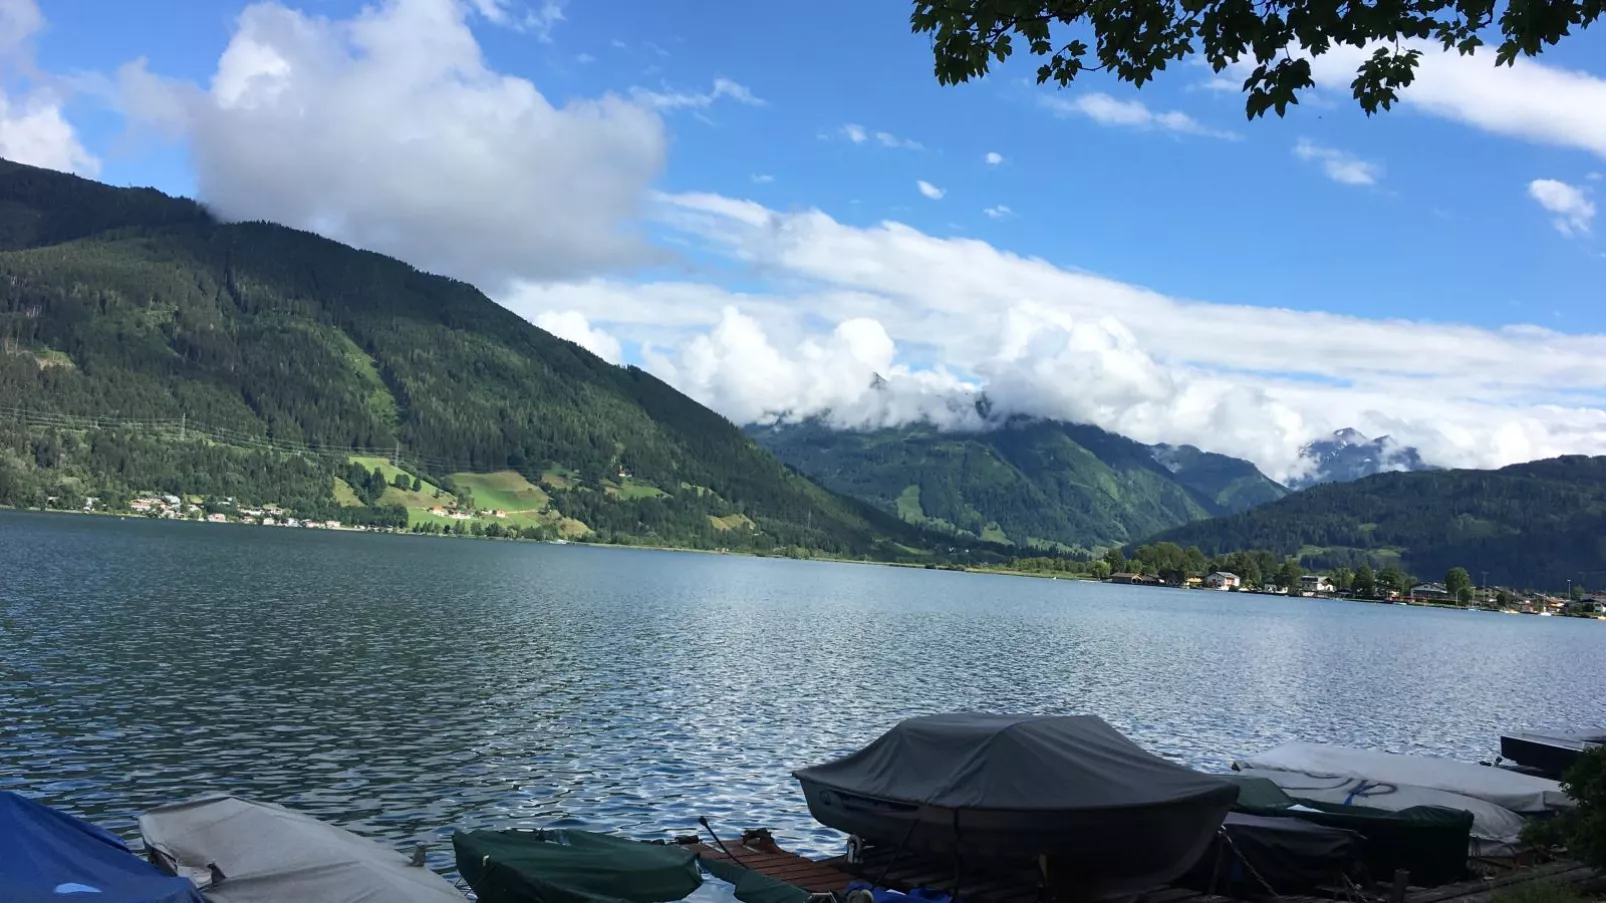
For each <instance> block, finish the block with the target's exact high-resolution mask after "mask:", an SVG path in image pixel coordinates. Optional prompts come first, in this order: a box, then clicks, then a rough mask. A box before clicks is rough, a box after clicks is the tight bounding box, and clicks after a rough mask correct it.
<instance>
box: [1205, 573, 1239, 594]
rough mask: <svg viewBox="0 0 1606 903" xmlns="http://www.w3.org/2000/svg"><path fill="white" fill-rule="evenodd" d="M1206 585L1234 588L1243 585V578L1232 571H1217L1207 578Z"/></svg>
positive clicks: (1214, 587)
mask: <svg viewBox="0 0 1606 903" xmlns="http://www.w3.org/2000/svg"><path fill="white" fill-rule="evenodd" d="M1205 586H1208V587H1210V588H1211V589H1224V590H1233V589H1238V588H1240V587H1242V586H1243V580H1241V579H1240V578H1239V577H1238V575H1237V574H1234V573H1232V572H1231V571H1216V572H1215V573H1213V574H1211V575H1210V576H1208V577H1206V578H1205Z"/></svg>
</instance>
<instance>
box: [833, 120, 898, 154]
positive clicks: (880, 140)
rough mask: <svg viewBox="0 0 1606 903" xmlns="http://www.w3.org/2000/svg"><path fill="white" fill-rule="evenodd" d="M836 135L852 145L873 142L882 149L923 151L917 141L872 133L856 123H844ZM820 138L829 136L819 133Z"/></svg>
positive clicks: (887, 133) (883, 133)
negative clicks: (896, 148) (894, 148)
mask: <svg viewBox="0 0 1606 903" xmlns="http://www.w3.org/2000/svg"><path fill="white" fill-rule="evenodd" d="M836 134H837V135H839V136H841V137H843V138H846V139H847V140H849V141H851V142H853V143H854V144H864V143H865V142H867V141H872V140H873V141H875V142H876V143H877V144H879V145H881V146H882V147H899V148H903V149H905V150H924V145H922V144H921V143H920V142H918V141H910V140H908V139H906V138H899V137H898V136H897V135H894V134H892V133H891V132H873V131H871V130H869V129H867V128H865V127H864V126H862V125H859V124H858V123H856V122H849V123H846V124H845V125H843V126H842V127H841V128H839V129H837V131H836ZM820 137H821V138H829V137H831V136H830V135H827V134H824V133H821V135H820Z"/></svg>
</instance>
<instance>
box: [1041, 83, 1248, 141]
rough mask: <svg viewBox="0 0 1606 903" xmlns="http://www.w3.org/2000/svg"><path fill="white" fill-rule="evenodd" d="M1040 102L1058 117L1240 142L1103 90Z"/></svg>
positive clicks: (1050, 97) (1188, 119) (1187, 118)
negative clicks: (1072, 117) (1115, 96)
mask: <svg viewBox="0 0 1606 903" xmlns="http://www.w3.org/2000/svg"><path fill="white" fill-rule="evenodd" d="M1038 102H1039V103H1041V104H1042V105H1043V106H1044V107H1045V108H1046V109H1048V110H1049V111H1050V112H1052V113H1053V114H1054V115H1056V116H1061V117H1068V116H1085V117H1087V118H1088V119H1091V120H1093V121H1094V122H1096V123H1098V124H1099V125H1109V126H1119V127H1123V128H1134V129H1159V130H1162V131H1167V132H1179V133H1182V134H1185V135H1202V136H1205V137H1207V138H1222V139H1226V140H1229V141H1232V140H1237V139H1238V137H1239V136H1238V135H1237V134H1235V133H1233V132H1229V131H1223V130H1220V129H1212V128H1209V127H1207V126H1204V125H1202V124H1200V123H1199V121H1198V120H1196V119H1194V118H1193V117H1192V116H1189V115H1188V114H1187V113H1183V112H1180V111H1177V110H1172V111H1169V112H1162V113H1157V112H1155V111H1153V110H1151V109H1149V108H1148V106H1146V105H1145V104H1144V103H1143V102H1142V101H1139V100H1117V99H1116V98H1114V97H1111V96H1110V95H1108V94H1105V93H1103V92H1101V91H1090V92H1088V93H1085V94H1078V95H1076V96H1075V97H1074V98H1070V99H1067V98H1065V97H1063V96H1061V95H1058V94H1041V95H1038Z"/></svg>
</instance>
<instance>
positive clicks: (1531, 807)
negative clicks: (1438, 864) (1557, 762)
mask: <svg viewBox="0 0 1606 903" xmlns="http://www.w3.org/2000/svg"><path fill="white" fill-rule="evenodd" d="M1233 767H1235V768H1238V769H1239V770H1243V769H1257V770H1260V771H1297V772H1300V773H1302V774H1306V775H1314V776H1323V777H1346V778H1365V779H1366V780H1368V781H1377V782H1382V783H1388V784H1407V785H1410V786H1412V787H1425V788H1428V789H1430V790H1445V791H1448V792H1450V793H1459V794H1461V795H1462V796H1470V797H1473V798H1475V799H1480V800H1487V801H1488V802H1491V803H1494V804H1495V805H1496V806H1500V807H1502V808H1505V809H1510V810H1511V811H1513V812H1519V813H1523V814H1533V815H1537V814H1541V813H1544V812H1551V811H1555V810H1558V809H1570V808H1572V806H1573V801H1572V800H1571V799H1570V798H1568V796H1567V794H1566V793H1564V792H1562V789H1561V785H1560V784H1558V783H1557V782H1555V781H1551V780H1546V779H1545V778H1536V777H1533V776H1531V775H1526V774H1518V773H1516V772H1514V771H1507V770H1505V769H1504V768H1491V767H1489V766H1487V765H1472V764H1469V763H1466V762H1456V761H1454V760H1451V759H1436V758H1431V757H1428V756H1401V755H1396V754H1394V753H1386V752H1378V751H1376V750H1370V749H1348V748H1346V747H1342V746H1323V745H1321V744H1319V743H1284V744H1283V745H1282V746H1279V747H1277V748H1276V749H1270V750H1267V751H1266V752H1263V753H1260V754H1258V755H1254V756H1249V757H1248V758H1244V759H1239V760H1238V761H1237V762H1236V763H1234V766H1233Z"/></svg>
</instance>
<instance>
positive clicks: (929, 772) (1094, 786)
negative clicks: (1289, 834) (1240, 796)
mask: <svg viewBox="0 0 1606 903" xmlns="http://www.w3.org/2000/svg"><path fill="white" fill-rule="evenodd" d="M795 775H796V777H797V778H798V779H799V780H803V781H812V782H814V783H817V784H820V785H822V786H825V787H830V788H835V789H837V790H841V791H845V792H848V793H856V794H864V795H867V796H873V797H878V798H881V799H886V800H896V801H902V802H909V803H922V804H926V805H931V806H941V807H944V808H949V809H992V810H1011V811H1027V810H1053V811H1065V810H1092V809H1118V808H1126V807H1136V806H1152V805H1154V804H1156V803H1169V802H1176V801H1179V800H1186V799H1193V798H1199V797H1216V798H1219V797H1220V796H1221V795H1222V794H1223V792H1226V791H1225V788H1227V786H1228V785H1227V784H1226V782H1225V781H1223V780H1222V779H1221V778H1220V777H1218V776H1215V775H1207V774H1202V773H1200V772H1197V771H1193V770H1191V769H1188V768H1185V767H1183V766H1181V765H1177V764H1175V763H1172V762H1168V761H1166V760H1165V759H1162V758H1160V757H1159V756H1156V755H1153V754H1151V753H1149V752H1148V751H1146V750H1144V749H1143V748H1142V747H1140V746H1138V745H1137V744H1135V743H1133V742H1132V741H1131V740H1128V739H1127V738H1126V737H1124V736H1122V735H1121V734H1120V733H1119V732H1118V731H1116V730H1115V728H1112V727H1110V726H1109V725H1108V724H1105V723H1104V721H1103V720H1102V719H1100V718H1098V717H1095V716H1092V715H1077V716H1065V717H1040V716H1026V715H984V714H976V713H968V712H967V713H957V714H949V715H932V716H928V717H924V718H911V719H908V720H906V721H903V722H901V723H899V724H898V725H897V726H895V727H893V728H892V730H890V731H887V732H886V733H885V734H883V735H881V737H880V738H879V739H877V740H876V741H875V742H873V743H871V744H870V745H869V746H866V747H865V748H864V749H861V750H859V751H858V752H856V753H853V754H852V755H849V756H847V757H846V758H842V759H838V760H836V761H834V762H828V763H826V764H824V765H816V766H814V767H812V768H804V769H802V770H800V771H797V772H795ZM1230 798H1231V794H1230V792H1228V799H1229V801H1230Z"/></svg>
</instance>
